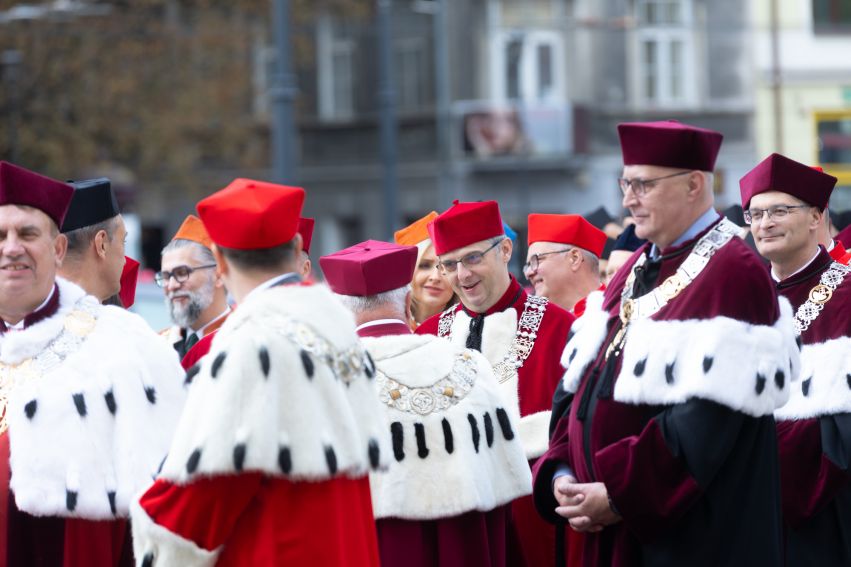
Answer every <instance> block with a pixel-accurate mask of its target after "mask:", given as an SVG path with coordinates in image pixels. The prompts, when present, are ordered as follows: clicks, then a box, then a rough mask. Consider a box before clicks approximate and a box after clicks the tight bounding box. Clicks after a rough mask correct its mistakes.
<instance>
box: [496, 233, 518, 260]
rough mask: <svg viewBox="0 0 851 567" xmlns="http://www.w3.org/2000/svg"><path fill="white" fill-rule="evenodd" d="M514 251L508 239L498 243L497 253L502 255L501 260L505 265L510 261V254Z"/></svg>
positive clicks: (512, 244)
mask: <svg viewBox="0 0 851 567" xmlns="http://www.w3.org/2000/svg"><path fill="white" fill-rule="evenodd" d="M513 251H514V243H513V242H512V241H511V239H510V238H503V239H502V242H500V243H499V252H500V254H502V260H503V262H505V263H506V264H507V263H508V262H510V261H511V253H512V252H513Z"/></svg>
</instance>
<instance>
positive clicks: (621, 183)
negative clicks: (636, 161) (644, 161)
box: [618, 169, 694, 197]
mask: <svg viewBox="0 0 851 567" xmlns="http://www.w3.org/2000/svg"><path fill="white" fill-rule="evenodd" d="M692 171H694V170H691V169H690V170H688V171H681V172H679V173H672V174H671V175H663V176H662V177H654V178H653V179H640V178H635V179H627V178H626V177H621V178H619V179H618V187H620V188H621V193H623V194H624V195H626V192H627V191H628V190H629V189H630V188H632V192H633V193H634V194H635V195H636V196H638V197H643V196H644V195H646V194H647V192H648V191H650V189H652V188H653V184H654V183H656V182H657V181H662V180H663V179H670V178H672V177H678V176H680V175H688V174H689V173H691V172H692Z"/></svg>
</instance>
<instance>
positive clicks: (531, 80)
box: [491, 29, 567, 103]
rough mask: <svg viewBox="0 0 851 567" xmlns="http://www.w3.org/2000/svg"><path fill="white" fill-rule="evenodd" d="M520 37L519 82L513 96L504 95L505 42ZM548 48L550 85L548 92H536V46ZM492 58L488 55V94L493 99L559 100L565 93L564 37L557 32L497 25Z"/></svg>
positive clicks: (505, 90) (505, 86) (506, 77)
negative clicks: (499, 27)
mask: <svg viewBox="0 0 851 567" xmlns="http://www.w3.org/2000/svg"><path fill="white" fill-rule="evenodd" d="M518 38H520V39H521V40H522V48H521V49H522V50H521V55H520V82H519V93H518V96H517V97H509V96H508V86H509V80H508V75H507V68H506V66H507V63H508V56H507V55H508V53H507V50H508V46H509V44H510V43H511V42H513V41H514V40H516V39H518ZM541 46H548V47H549V48H550V57H551V61H550V72H551V75H552V86H551V88H550V91H549V92H548V93H542V92H540V87H541V85H540V76H539V72H538V71H539V69H538V60H537V57H538V49H539V47H541ZM492 47H493V49H492V51H491V53H493V58H492V59H491V64H492V67H491V89H492V95H493V96H492V98H493V99H494V100H496V101H497V102H500V103H504V102H508V101H521V102H563V101H565V100H566V97H567V90H566V82H567V80H566V77H565V72H564V38H563V36H562V34H561V33H560V32H557V31H553V30H542V29H501V30H498V31H497V32H496V33H495V34H494V38H493V45H492Z"/></svg>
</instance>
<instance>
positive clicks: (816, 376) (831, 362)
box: [774, 337, 851, 420]
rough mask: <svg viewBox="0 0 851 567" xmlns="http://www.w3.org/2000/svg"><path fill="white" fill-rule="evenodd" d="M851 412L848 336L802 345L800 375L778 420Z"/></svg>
mask: <svg viewBox="0 0 851 567" xmlns="http://www.w3.org/2000/svg"><path fill="white" fill-rule="evenodd" d="M845 412H851V338H849V337H841V338H838V339H833V340H829V341H825V342H823V343H818V344H809V345H804V346H803V347H802V348H801V375H800V380H798V381H797V382H796V383H795V384H794V385H793V386H792V394H791V395H790V396H789V401H788V402H787V403H786V405H785V406H783V407H782V408H780V409H778V410H777V411H776V412H774V417H775V418H777V419H778V420H793V419H807V418H813V417H820V416H824V415H833V414H837V413H845Z"/></svg>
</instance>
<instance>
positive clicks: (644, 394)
mask: <svg viewBox="0 0 851 567" xmlns="http://www.w3.org/2000/svg"><path fill="white" fill-rule="evenodd" d="M608 318H609V317H608V313H606V312H605V311H604V310H603V309H602V294H601V293H599V294H598V293H594V294H592V295H591V296H589V299H588V308H587V310H586V312H585V314H584V315H583V317H581V318H580V319H579V320H577V322H576V323H575V324H574V328H575V329H577V332H576V334H575V335H574V337H573V338H572V339H571V340H570V341H569V342H568V344H567V347H565V351H564V355H563V356H562V364H563V365H564V366H565V367H566V368H567V371H566V372H565V376H564V383H563V387H564V388H565V390H567V391H569V392H576V390H577V388H578V386H579V381H580V379H581V378H582V375H583V374H584V372H585V369H587V367H588V365H589V364H591V363H592V362H593V361H594V359H595V358H596V357H597V355H598V353H599V351H600V348H601V347H602V343H603V341H604V339H605V337H606V330H607V321H608ZM622 356H623V363H622V366H621V371H620V374H619V375H618V378H617V381H616V382H615V390H614V399H615V400H617V401H620V402H624V403H628V404H649V405H672V404H678V403H682V402H685V401H687V400H688V399H689V398H702V399H706V400H711V401H714V402H717V403H719V404H722V405H724V406H727V407H729V408H731V409H734V410H736V411H740V412H742V413H745V414H748V415H752V416H763V415H769V414H771V413H773V412H774V410H775V409H777V408H778V407H780V406H782V405H783V404H784V403H786V400H787V399H788V398H789V391H790V384H791V382H793V381H794V380H795V379H797V376H798V373H799V369H800V359H799V357H800V352H799V349H798V346H797V344H796V342H795V335H794V328H793V326H792V308H791V306H790V305H789V302H788V301H787V300H786V299H785V298H782V297H781V298H780V317H779V319H778V320H777V322H775V324H774V325H771V326H768V325H752V324H749V323H746V322H743V321H739V320H735V319H731V318H728V317H715V318H714V319H708V320H682V321H656V320H653V319H643V320H639V321H633V322H632V323H630V325H629V329H628V330H627V339H626V343H625V347H624V352H623V355H622Z"/></svg>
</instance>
